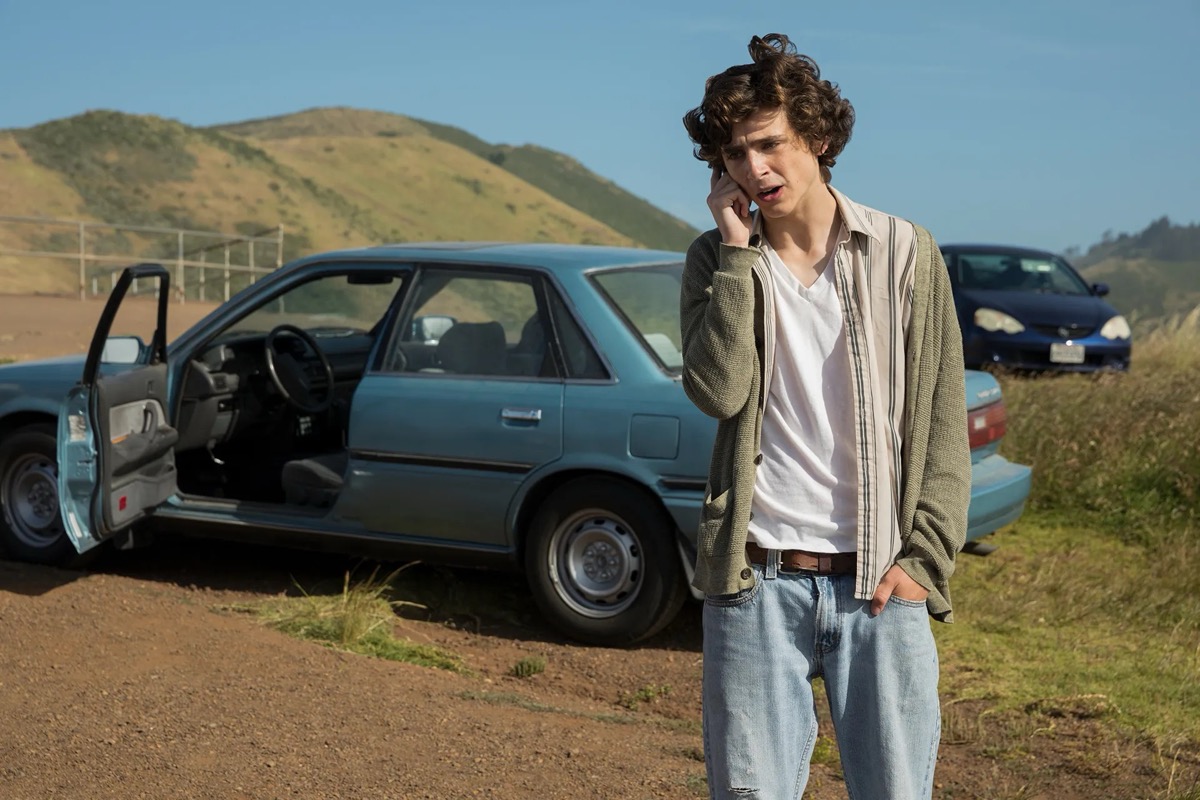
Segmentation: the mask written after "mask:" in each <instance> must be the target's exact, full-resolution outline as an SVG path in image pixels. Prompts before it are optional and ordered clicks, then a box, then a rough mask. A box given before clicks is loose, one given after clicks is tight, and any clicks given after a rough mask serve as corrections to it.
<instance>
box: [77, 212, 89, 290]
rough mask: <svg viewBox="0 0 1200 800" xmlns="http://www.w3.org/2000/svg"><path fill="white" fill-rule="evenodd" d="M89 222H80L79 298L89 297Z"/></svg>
mask: <svg viewBox="0 0 1200 800" xmlns="http://www.w3.org/2000/svg"><path fill="white" fill-rule="evenodd" d="M86 228H87V223H84V222H80V223H79V299H80V300H84V299H86V298H87V275H86V273H87V239H86V236H87V233H86V230H85V229H86Z"/></svg>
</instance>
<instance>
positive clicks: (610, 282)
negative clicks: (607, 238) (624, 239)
mask: <svg viewBox="0 0 1200 800" xmlns="http://www.w3.org/2000/svg"><path fill="white" fill-rule="evenodd" d="M592 280H593V281H595V282H596V284H597V285H598V286H599V288H600V292H601V294H603V295H604V297H605V298H606V299H607V300H608V302H609V303H611V304H612V306H613V308H615V309H616V311H617V313H618V314H619V315H620V316H621V318H622V319H624V320H625V323H626V324H627V325H628V326H629V329H630V330H631V331H633V333H634V335H635V336H637V338H638V339H639V340H640V341H641V343H642V346H643V347H645V348H646V350H647V351H649V353H650V354H651V355H652V356H654V358H655V360H657V361H658V363H659V365H660V366H662V368H663V369H664V370H666V371H667V372H669V373H671V374H673V375H678V374H680V373H681V372H683V352H682V346H681V344H680V341H679V287H680V284H681V282H682V280H683V264H665V265H660V266H654V267H634V268H631V269H617V270H611V271H607V272H598V273H594V274H593V275H592Z"/></svg>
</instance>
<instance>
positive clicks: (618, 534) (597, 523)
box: [549, 509, 642, 619]
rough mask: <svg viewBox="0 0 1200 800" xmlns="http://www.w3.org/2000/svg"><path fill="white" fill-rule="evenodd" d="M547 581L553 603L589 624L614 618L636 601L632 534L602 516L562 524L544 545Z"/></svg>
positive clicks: (589, 513)
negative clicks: (547, 549) (551, 586)
mask: <svg viewBox="0 0 1200 800" xmlns="http://www.w3.org/2000/svg"><path fill="white" fill-rule="evenodd" d="M549 555H550V576H551V579H552V580H553V581H554V588H555V590H556V591H557V592H558V595H559V597H561V598H562V599H563V601H564V602H565V603H566V604H567V605H568V606H570V607H571V608H572V609H574V610H575V611H576V612H578V613H580V614H582V615H584V616H586V617H592V618H593V619H602V618H605V617H612V616H615V615H617V614H620V613H621V612H622V611H624V610H625V609H627V608H629V606H630V605H631V604H632V603H633V601H634V600H636V599H637V594H638V589H639V588H640V586H641V579H642V546H641V542H639V541H638V538H637V535H636V534H635V533H634V530H633V528H631V527H630V526H629V525H627V524H625V522H624V521H623V520H621V519H620V518H619V517H617V516H615V515H614V514H612V513H611V512H608V511H599V510H596V509H588V510H585V511H580V512H578V513H576V514H573V515H572V516H570V517H568V518H566V519H564V520H563V521H562V522H561V523H560V524H559V526H558V527H557V528H556V529H555V531H554V535H553V538H552V540H551V545H550V554H549Z"/></svg>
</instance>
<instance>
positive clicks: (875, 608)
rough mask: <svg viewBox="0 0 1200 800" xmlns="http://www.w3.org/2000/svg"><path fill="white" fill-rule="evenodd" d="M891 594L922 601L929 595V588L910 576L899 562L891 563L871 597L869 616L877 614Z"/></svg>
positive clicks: (918, 601)
mask: <svg viewBox="0 0 1200 800" xmlns="http://www.w3.org/2000/svg"><path fill="white" fill-rule="evenodd" d="M892 595H896V597H899V598H900V599H901V600H910V601H912V602H914V603H923V602H924V601H925V598H926V597H928V596H929V590H928V589H926V588H925V587H924V586H922V585H921V584H919V583H917V582H916V581H914V580H913V579H912V578H910V577H909V576H908V573H907V572H905V571H904V570H902V569H901V568H900V565H899V564H892V567H891V569H889V570H888V571H887V572H885V573H884V574H883V580H881V581H880V582H879V587H878V588H877V589H876V590H875V595H874V596H873V597H872V598H871V616H873V617H875V616H878V615H879V613H880V612H881V611H883V607H884V606H886V605H887V602H888V600H890V599H891V597H892Z"/></svg>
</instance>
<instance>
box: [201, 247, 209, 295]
mask: <svg viewBox="0 0 1200 800" xmlns="http://www.w3.org/2000/svg"><path fill="white" fill-rule="evenodd" d="M200 263H201V264H207V263H208V251H207V250H201V251H200ZM206 272H208V269H207V268H205V267H201V268H200V302H201V303H203V302H204V273H206Z"/></svg>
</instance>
